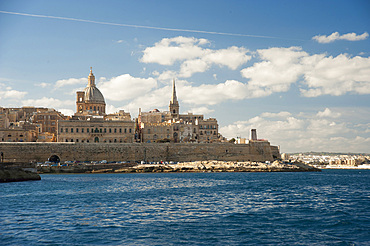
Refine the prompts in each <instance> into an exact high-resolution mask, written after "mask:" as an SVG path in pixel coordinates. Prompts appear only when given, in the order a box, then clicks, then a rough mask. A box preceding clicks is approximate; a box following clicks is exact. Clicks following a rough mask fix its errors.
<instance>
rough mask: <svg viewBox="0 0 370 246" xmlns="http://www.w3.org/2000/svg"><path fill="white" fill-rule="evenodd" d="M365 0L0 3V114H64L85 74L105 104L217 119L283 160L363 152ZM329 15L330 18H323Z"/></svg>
mask: <svg viewBox="0 0 370 246" xmlns="http://www.w3.org/2000/svg"><path fill="white" fill-rule="evenodd" d="M369 9H370V4H369V3H367V2H366V1H336V2H335V3H333V1H310V2H307V3H306V2H305V3H303V2H298V1H279V2H276V1H261V2H258V3H257V2H252V1H235V2H233V3H232V4H230V3H227V2H226V1H225V2H223V1H216V2H214V1H202V2H200V3H198V2H195V1H194V2H193V1H189V2H186V3H181V2H178V3H176V2H175V3H174V2H172V1H161V2H159V3H158V2H157V3H153V2H150V1H141V2H140V3H137V2H130V1H108V2H104V3H102V2H99V1H91V2H89V4H88V5H86V4H84V3H83V2H81V1H77V2H74V1H63V2H49V1H11V2H10V1H9V2H4V1H3V2H0V37H1V38H0V39H1V42H0V106H2V107H22V106H43V107H50V108H55V109H57V110H59V111H61V112H62V113H64V114H67V115H68V114H69V115H71V114H73V113H74V112H75V111H76V109H75V94H76V91H79V90H81V89H83V88H84V87H85V85H86V83H87V75H88V73H89V68H90V67H92V68H93V71H94V74H95V76H96V84H97V87H98V88H99V89H100V90H101V92H102V93H103V95H104V97H105V99H106V103H107V113H112V112H117V111H118V110H119V109H123V110H125V111H127V112H130V113H131V115H132V116H133V117H136V116H137V113H138V109H139V108H142V110H144V111H148V110H152V109H155V108H158V109H159V110H161V111H165V110H167V107H168V103H169V100H170V98H171V90H172V84H171V83H172V80H173V79H176V87H177V88H176V89H177V96H178V100H179V103H180V107H181V113H186V112H192V113H200V114H204V115H205V116H206V117H207V118H208V117H215V118H217V119H218V123H219V132H220V133H221V134H222V135H224V136H225V137H227V138H232V137H234V138H236V137H248V134H249V130H250V129H251V128H256V129H257V131H258V137H259V138H265V139H268V140H269V141H270V142H271V144H274V145H280V146H281V151H282V152H298V151H334V152H335V151H336V152H368V149H369V147H370V123H369V119H370V117H369V115H370V105H369V101H370V100H369V99H370V96H369V94H370V57H369V55H370V52H369V47H370V45H369V43H370V42H369V34H368V33H369V25H368V23H370V22H369V21H370V17H369V15H368V10H369ZM328 10H329V11H328Z"/></svg>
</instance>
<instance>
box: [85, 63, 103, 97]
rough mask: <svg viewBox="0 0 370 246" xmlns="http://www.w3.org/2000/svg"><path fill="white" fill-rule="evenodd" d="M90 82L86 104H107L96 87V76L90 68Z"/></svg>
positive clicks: (86, 93)
mask: <svg viewBox="0 0 370 246" xmlns="http://www.w3.org/2000/svg"><path fill="white" fill-rule="evenodd" d="M88 80H89V83H88V85H87V87H86V88H85V102H88V103H104V104H105V101H104V97H103V94H102V93H101V92H100V91H99V89H98V88H96V86H95V76H94V74H93V73H92V68H91V67H90V74H89V78H88Z"/></svg>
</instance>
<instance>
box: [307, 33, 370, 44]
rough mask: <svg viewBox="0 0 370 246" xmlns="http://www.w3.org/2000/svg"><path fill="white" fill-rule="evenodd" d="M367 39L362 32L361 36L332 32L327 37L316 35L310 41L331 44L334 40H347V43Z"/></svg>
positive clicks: (366, 34)
mask: <svg viewBox="0 0 370 246" xmlns="http://www.w3.org/2000/svg"><path fill="white" fill-rule="evenodd" d="M367 37H369V34H368V33H367V32H364V33H363V34H361V35H357V34H356V33H354V32H352V33H347V34H343V35H340V34H339V32H333V33H332V34H330V35H329V36H325V35H317V36H314V37H313V38H312V39H313V40H316V41H317V42H319V43H322V44H326V43H332V42H334V41H336V40H347V41H359V40H365V39H367Z"/></svg>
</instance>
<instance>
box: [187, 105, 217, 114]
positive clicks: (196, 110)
mask: <svg viewBox="0 0 370 246" xmlns="http://www.w3.org/2000/svg"><path fill="white" fill-rule="evenodd" d="M214 111H215V110H213V109H209V108H207V107H199V108H192V109H190V110H189V111H188V113H193V114H203V115H205V114H209V113H212V112H214Z"/></svg>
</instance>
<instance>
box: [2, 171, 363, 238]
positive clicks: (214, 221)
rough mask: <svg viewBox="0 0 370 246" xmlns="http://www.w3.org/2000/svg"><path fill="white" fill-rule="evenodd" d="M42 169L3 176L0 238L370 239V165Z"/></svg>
mask: <svg viewBox="0 0 370 246" xmlns="http://www.w3.org/2000/svg"><path fill="white" fill-rule="evenodd" d="M41 178H42V180H41V181H29V182H15V183H1V184H0V245H370V170H323V171H322V172H295V173H289V172H288V173H284V172H283V173H279V172H270V173H268V172H266V173H142V174H139V173H135V174H44V175H41Z"/></svg>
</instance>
